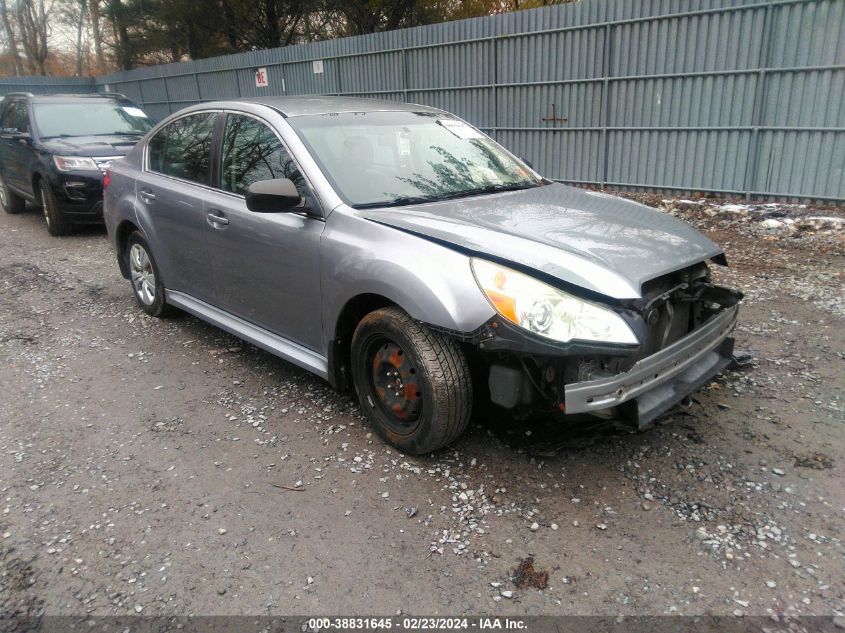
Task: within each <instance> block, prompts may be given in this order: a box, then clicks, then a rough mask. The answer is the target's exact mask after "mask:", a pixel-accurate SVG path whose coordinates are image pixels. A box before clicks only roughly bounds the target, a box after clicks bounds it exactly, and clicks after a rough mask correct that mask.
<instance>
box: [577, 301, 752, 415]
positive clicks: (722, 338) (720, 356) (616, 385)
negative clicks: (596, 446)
mask: <svg viewBox="0 0 845 633" xmlns="http://www.w3.org/2000/svg"><path fill="white" fill-rule="evenodd" d="M737 313H738V306H732V307H730V308H727V309H725V310H724V311H723V312H721V313H719V314H718V315H716V316H714V317H713V318H712V319H710V320H709V321H708V322H707V323H704V324H703V325H702V326H701V327H699V328H698V329H697V330H695V331H694V332H691V333H690V334H688V335H687V336H685V337H684V338H682V339H681V340H679V341H677V342H675V343H673V344H672V345H670V346H669V347H667V348H665V349H662V350H660V351H659V352H657V353H655V354H652V355H651V356H648V357H647V358H643V359H642V360H640V361H639V362H637V363H636V364H635V365H634V366H633V367H632V368H631V369H630V370H629V371H627V372H625V373H621V374H617V375H615V376H611V377H608V378H601V379H598V380H590V381H585V382H577V383H572V384H569V385H567V386H566V387H565V394H566V395H565V403H566V413H567V414H571V413H590V412H594V411H600V410H602V409H609V408H612V407H623V408H624V413H625V414H626V415H627V417H630V418H633V420H632V421H634V422H635V423H636V424H637V426H639V427H642V426H645V425H646V424H648V423H649V422H651V421H652V420H653V419H654V418H656V417H657V416H658V415H660V414H661V413H663V412H664V411H666V410H667V409H669V408H670V407H672V406H673V405H675V404H677V403H678V402H680V401H681V400H682V399H683V398H684V397H686V396H687V395H689V394H690V393H692V392H693V391H695V390H696V389H697V388H699V387H700V386H701V385H703V384H704V383H706V382H707V381H708V380H710V379H711V378H712V377H713V376H714V375H716V374H717V373H719V372H720V371H721V370H722V369H724V368H725V367H726V366H727V365H728V364H729V363H730V360H731V356H732V353H733V339H731V338H729V335H730V333H731V332H732V331H733V329H734V326H735V325H736V319H737Z"/></svg>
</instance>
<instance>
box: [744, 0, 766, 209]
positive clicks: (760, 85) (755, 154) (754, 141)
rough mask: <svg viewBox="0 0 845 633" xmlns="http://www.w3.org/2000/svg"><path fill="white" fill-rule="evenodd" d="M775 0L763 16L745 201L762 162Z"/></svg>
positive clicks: (746, 169) (746, 172)
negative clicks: (761, 150)
mask: <svg viewBox="0 0 845 633" xmlns="http://www.w3.org/2000/svg"><path fill="white" fill-rule="evenodd" d="M772 2H773V0H768V4H767V5H766V13H765V14H764V16H763V32H762V34H761V35H760V54H759V58H760V59H759V62H758V64H759V66H758V71H757V83H756V85H755V86H754V105H753V108H752V110H751V125H752V128H751V135H750V137H749V141H748V162H747V163H746V165H745V177H744V178H743V189H744V190H745V200H746V202H748V201H749V200H751V192H752V191H754V189H755V187H754V181H755V179H756V178H757V167H758V163H759V162H760V143H761V140H760V126H761V125H762V119H763V109H764V107H765V99H766V83H767V81H768V77H769V74H768V72H767V71H768V70H769V63H770V57H771V52H772V31H774V27H773V26H772V20H773V13H774V8H773V5H772Z"/></svg>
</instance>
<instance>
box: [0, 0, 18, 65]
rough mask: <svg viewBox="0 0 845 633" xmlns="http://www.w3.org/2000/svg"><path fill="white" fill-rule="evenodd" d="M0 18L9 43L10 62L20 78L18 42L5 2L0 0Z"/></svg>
mask: <svg viewBox="0 0 845 633" xmlns="http://www.w3.org/2000/svg"><path fill="white" fill-rule="evenodd" d="M0 18H2V20H3V28H4V29H5V31H6V39H7V40H8V41H9V53H10V54H11V55H12V60H13V61H14V64H15V75H16V76H17V77H20V76H21V75H23V64H22V63H21V56H20V53H19V52H18V40H17V36H16V35H15V30H14V29H13V28H12V20H11V18H9V9H8V7H7V6H6V0H0Z"/></svg>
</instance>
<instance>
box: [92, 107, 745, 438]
mask: <svg viewBox="0 0 845 633" xmlns="http://www.w3.org/2000/svg"><path fill="white" fill-rule="evenodd" d="M105 218H106V224H107V227H108V231H109V235H110V237H111V240H112V241H113V244H114V247H115V249H116V252H117V260H118V263H119V265H120V270H121V272H122V273H123V275H124V277H126V278H127V279H130V280H131V283H132V288H133V291H134V294H135V297H136V299H137V301H138V304H139V305H140V307H141V308H142V309H143V310H144V311H145V312H147V313H148V314H150V315H153V316H164V315H166V314H167V313H169V312H171V311H172V310H173V308H180V309H182V310H185V311H187V312H190V313H192V314H194V315H196V316H198V317H200V318H202V319H204V320H206V321H209V322H210V323H213V324H215V325H216V326H218V327H220V328H222V329H224V330H227V331H228V332H231V333H233V334H235V335H237V336H239V337H241V338H243V339H245V340H247V341H250V342H252V343H253V344H255V345H257V346H259V347H262V348H264V349H266V350H268V351H270V352H272V353H273V354H276V355H278V356H280V357H282V358H284V359H286V360H288V361H290V362H292V363H294V364H296V365H298V366H300V367H303V368H305V369H307V370H309V371H311V372H313V373H315V374H317V375H319V376H321V377H323V378H325V379H327V380H328V381H329V382H330V383H331V384H332V385H334V386H336V387H337V388H339V389H354V391H355V392H356V393H357V395H358V398H359V400H360V403H361V408H362V409H363V411H364V413H365V414H366V416H367V417H368V418H369V419H370V420H371V421H372V423H373V425H374V427H375V429H376V430H377V431H378V432H379V433H380V434H381V436H382V437H383V438H385V439H386V440H387V441H388V442H390V443H391V444H393V445H394V446H396V447H398V448H399V449H401V450H402V451H405V452H407V453H414V454H420V453H427V452H430V451H433V450H435V449H438V448H440V447H442V446H444V445H446V444H448V443H450V442H452V441H453V440H454V439H455V438H457V437H458V436H459V435H460V434H461V433H462V431H463V430H464V429H465V428H466V425H467V423H468V421H469V419H470V416H471V415H472V413H473V407H474V406H475V407H476V411H478V410H479V408H480V407H482V406H485V407H486V406H489V405H493V406H495V407H496V408H497V409H498V410H510V411H511V412H512V413H513V414H514V415H517V416H528V415H534V414H542V415H546V416H548V415H556V416H559V417H560V420H561V423H567V422H571V421H572V420H573V419H575V418H577V417H583V416H585V415H593V416H594V415H601V416H605V417H607V416H609V415H612V416H614V417H616V418H618V419H622V420H627V421H628V422H629V423H630V424H632V425H633V426H635V427H638V428H641V427H643V426H645V425H647V424H648V423H650V422H651V421H652V420H653V419H654V418H655V417H656V416H658V415H659V414H661V413H662V412H664V411H666V410H667V409H668V408H669V407H671V406H673V405H674V404H676V403H678V402H679V401H680V400H682V399H683V398H685V397H686V396H687V395H689V394H690V393H691V392H692V391H693V390H695V389H696V388H698V387H699V386H701V385H702V384H704V383H705V382H707V381H708V380H710V379H711V378H712V377H713V376H714V375H715V374H716V373H717V372H719V371H720V370H721V369H722V368H724V367H725V366H726V365H727V363H728V362H729V361H730V358H731V356H732V347H733V340H732V339H731V338H730V335H731V332H732V330H733V328H734V325H735V323H736V317H737V309H738V307H737V304H738V302H739V300H740V299H741V297H742V295H741V294H740V293H739V292H737V291H734V290H730V289H728V288H724V287H720V286H716V285H714V284H713V283H711V280H710V270H709V267H708V264H709V262H713V263H715V264H719V265H725V264H726V260H725V255H724V253H723V252H722V250H721V249H720V248H719V247H718V246H716V245H715V244H714V243H713V242H711V241H710V240H708V239H707V238H705V237H704V236H703V235H701V234H700V233H698V232H697V231H696V230H695V229H693V228H692V227H690V226H688V225H687V224H684V223H683V222H680V221H679V220H676V219H675V218H673V217H671V216H669V215H666V214H663V213H660V212H659V211H656V210H653V209H649V208H647V207H644V206H642V205H639V204H636V203H633V202H626V201H623V200H620V199H618V198H615V197H613V196H609V195H605V194H601V193H594V192H589V191H584V190H581V189H575V188H572V187H567V186H564V185H561V184H556V183H552V182H550V181H548V180H546V179H544V178H543V177H541V176H540V175H538V174H537V173H536V172H535V171H534V170H533V169H532V168H531V167H530V166H529V165H527V164H526V163H525V162H524V161H522V160H520V159H518V158H517V157H515V156H514V155H513V154H511V153H510V152H508V151H507V150H505V149H503V148H502V147H501V146H500V145H498V144H497V143H496V142H494V141H493V140H491V139H490V138H488V137H487V136H485V135H484V134H483V133H481V132H480V131H478V130H477V129H476V128H474V127H472V126H470V125H469V124H467V123H465V122H464V121H462V120H461V119H459V118H457V117H455V116H453V115H450V114H448V113H446V112H444V111H442V110H438V109H435V108H431V107H427V106H419V105H412V104H405V103H397V102H392V101H372V100H363V99H349V98H328V97H326V98H322V97H321V98H307V97H301V98H281V97H280V98H265V99H255V100H238V101H224V102H217V103H204V104H201V105H197V106H194V107H191V108H187V109H185V110H182V111H180V112H178V113H176V114H174V115H172V116H170V117H169V118H167V119H165V120H164V121H162V122H161V123H159V124H158V125H157V126H156V127H155V128H153V129H152V130H151V131H150V132H149V133H148V134H147V135H146V136H145V137H144V139H143V140H142V141H141V142H140V143H138V145H136V146H135V148H134V149H133V150H132V151H131V152H130V153H129V154H128V155H127V156H126V158H125V159H123V160H118V161H115V162H114V163H113V164H112V166H111V170H110V172H109V174H108V176H107V178H106V191H105Z"/></svg>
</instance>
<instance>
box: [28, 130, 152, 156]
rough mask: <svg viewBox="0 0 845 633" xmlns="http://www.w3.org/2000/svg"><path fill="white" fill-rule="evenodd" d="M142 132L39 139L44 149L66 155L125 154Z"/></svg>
mask: <svg viewBox="0 0 845 633" xmlns="http://www.w3.org/2000/svg"><path fill="white" fill-rule="evenodd" d="M142 136H143V134H139V135H137V136H122V135H120V136H69V137H67V138H46V139H42V140H41V145H43V146H44V149H47V150H49V151H50V152H53V153H56V154H64V155H67V156H92V157H94V156H125V155H126V154H127V153H129V150H130V149H132V148H133V147H134V146H135V143H137V142H138V141H139V140H141V137H142Z"/></svg>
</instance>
